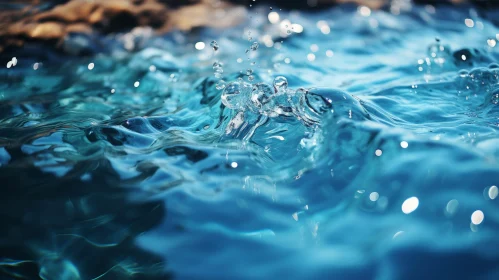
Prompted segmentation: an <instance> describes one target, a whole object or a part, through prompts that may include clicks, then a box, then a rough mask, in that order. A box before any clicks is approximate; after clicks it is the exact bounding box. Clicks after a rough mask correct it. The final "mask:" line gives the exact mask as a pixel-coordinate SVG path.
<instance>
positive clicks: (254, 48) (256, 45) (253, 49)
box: [250, 42, 260, 51]
mask: <svg viewBox="0 0 499 280" xmlns="http://www.w3.org/2000/svg"><path fill="white" fill-rule="evenodd" d="M259 46H260V44H258V42H253V44H251V47H250V49H251V50H252V51H256V50H257V49H258V47H259Z"/></svg>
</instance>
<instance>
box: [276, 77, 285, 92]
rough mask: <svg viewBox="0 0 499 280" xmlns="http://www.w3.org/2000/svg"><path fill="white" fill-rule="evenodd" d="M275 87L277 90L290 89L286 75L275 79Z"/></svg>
mask: <svg viewBox="0 0 499 280" xmlns="http://www.w3.org/2000/svg"><path fill="white" fill-rule="evenodd" d="M274 89H275V91H276V92H285V91H286V90H287V89H288V80H287V79H286V77H283V76H277V77H276V78H275V79H274Z"/></svg>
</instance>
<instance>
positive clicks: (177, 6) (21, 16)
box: [0, 0, 492, 52]
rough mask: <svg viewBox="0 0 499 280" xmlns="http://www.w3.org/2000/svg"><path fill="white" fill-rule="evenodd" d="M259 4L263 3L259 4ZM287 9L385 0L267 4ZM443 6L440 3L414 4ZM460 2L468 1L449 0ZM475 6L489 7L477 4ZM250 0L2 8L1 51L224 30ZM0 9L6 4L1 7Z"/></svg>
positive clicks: (116, 0) (59, 0)
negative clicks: (85, 39)
mask: <svg viewBox="0 0 499 280" xmlns="http://www.w3.org/2000/svg"><path fill="white" fill-rule="evenodd" d="M260 2H261V1H260ZM266 2H269V4H270V5H272V4H275V5H276V6H278V7H283V8H288V9H304V8H316V7H318V8H321V7H324V6H328V5H333V4H337V3H345V2H354V3H356V4H363V5H368V6H370V7H371V8H374V9H377V8H382V7H383V6H385V5H387V3H388V2H389V1H386V0H309V1H287V0H286V1H285V0H273V1H266ZM415 2H419V3H433V4H437V3H438V4H442V3H443V2H442V1H428V0H425V1H421V0H419V1H415ZM447 2H452V3H464V2H468V1H463V0H451V1H447ZM474 2H476V3H474V4H478V5H480V4H481V5H492V4H490V3H492V2H490V1H487V2H485V1H480V0H475V1H474ZM249 3H254V2H252V1H251V0H230V1H221V0H183V1H177V0H106V1H93V0H55V1H41V0H32V1H29V0H24V1H16V4H15V6H14V4H10V6H9V4H0V8H2V9H0V10H1V11H0V52H2V51H6V50H9V49H13V48H19V47H21V46H23V45H24V44H25V43H27V42H38V43H43V44H48V45H51V46H54V47H56V48H58V49H63V41H64V38H66V37H67V36H68V35H69V34H74V33H77V34H88V35H90V34H95V33H97V34H104V35H105V34H112V33H119V32H126V31H130V30H132V29H133V28H135V27H148V28H150V29H151V30H152V31H153V32H155V33H157V34H163V33H166V32H169V31H171V30H182V31H187V30H191V29H193V28H196V27H215V28H225V27H230V26H233V25H236V24H238V23H240V22H242V21H243V20H244V18H245V16H246V8H245V7H246V6H247V5H249ZM1 5H4V6H5V5H7V6H6V7H2V6H1Z"/></svg>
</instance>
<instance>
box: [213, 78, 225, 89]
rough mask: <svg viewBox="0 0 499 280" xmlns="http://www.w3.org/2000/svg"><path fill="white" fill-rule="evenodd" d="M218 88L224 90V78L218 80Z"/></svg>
mask: <svg viewBox="0 0 499 280" xmlns="http://www.w3.org/2000/svg"><path fill="white" fill-rule="evenodd" d="M215 87H216V89H218V90H222V89H224V88H225V81H224V80H220V81H218V83H217V84H216V85H215Z"/></svg>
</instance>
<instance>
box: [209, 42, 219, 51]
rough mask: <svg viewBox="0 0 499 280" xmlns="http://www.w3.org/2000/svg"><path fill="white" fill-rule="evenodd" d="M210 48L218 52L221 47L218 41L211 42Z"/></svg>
mask: <svg viewBox="0 0 499 280" xmlns="http://www.w3.org/2000/svg"><path fill="white" fill-rule="evenodd" d="M210 46H211V47H212V48H213V50H214V51H218V48H219V46H218V43H217V41H215V40H213V41H211V43H210Z"/></svg>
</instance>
